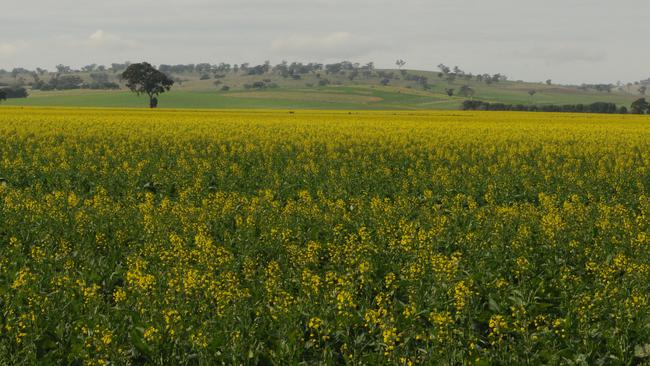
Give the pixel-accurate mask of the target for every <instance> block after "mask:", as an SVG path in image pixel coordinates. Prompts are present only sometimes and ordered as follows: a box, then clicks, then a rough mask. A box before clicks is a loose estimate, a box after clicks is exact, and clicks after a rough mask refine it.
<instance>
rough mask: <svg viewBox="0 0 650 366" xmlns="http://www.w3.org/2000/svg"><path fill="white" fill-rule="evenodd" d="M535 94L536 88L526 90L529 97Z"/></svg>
mask: <svg viewBox="0 0 650 366" xmlns="http://www.w3.org/2000/svg"><path fill="white" fill-rule="evenodd" d="M535 94H537V90H534V89H531V90H529V91H528V95H530V96H531V97H532V96H534V95H535Z"/></svg>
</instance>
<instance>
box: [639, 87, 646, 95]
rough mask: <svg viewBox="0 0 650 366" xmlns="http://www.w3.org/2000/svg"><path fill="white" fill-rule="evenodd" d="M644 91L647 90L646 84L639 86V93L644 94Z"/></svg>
mask: <svg viewBox="0 0 650 366" xmlns="http://www.w3.org/2000/svg"><path fill="white" fill-rule="evenodd" d="M646 91H648V87H647V86H645V85H642V86H640V87H639V93H641V95H645V92H646Z"/></svg>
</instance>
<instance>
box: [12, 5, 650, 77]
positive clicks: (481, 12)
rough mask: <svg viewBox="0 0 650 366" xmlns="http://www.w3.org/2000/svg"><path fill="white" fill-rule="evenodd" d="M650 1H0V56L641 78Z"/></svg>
mask: <svg viewBox="0 0 650 366" xmlns="http://www.w3.org/2000/svg"><path fill="white" fill-rule="evenodd" d="M649 10H650V5H649V4H648V2H647V0H619V1H618V2H616V3H613V2H611V1H609V0H546V1H544V2H540V1H537V0H490V1H486V0H402V1H399V2H395V1H389V0H237V1H235V0H229V1H226V0H183V1H181V0H113V1H110V2H104V1H87V0H58V1H56V2H52V1H51V0H22V1H11V2H9V1H7V4H3V11H2V12H1V13H0V27H2V29H3V31H2V34H3V40H2V41H0V68H11V67H14V66H25V67H35V66H40V67H49V68H52V67H53V65H56V64H57V63H66V64H71V65H74V66H81V65H84V64H88V63H111V62H120V61H124V60H133V61H138V60H149V61H151V62H153V63H187V62H215V63H216V62H221V61H224V62H263V61H264V60H266V59H270V60H271V61H272V62H279V61H281V60H282V59H288V60H292V59H294V58H295V59H297V60H302V61H324V62H326V61H329V60H336V59H344V58H350V59H353V60H352V61H360V62H364V61H365V62H367V61H375V62H376V64H377V65H378V66H379V67H390V66H392V65H393V64H394V61H395V59H397V58H403V59H405V60H406V61H407V62H408V64H407V67H409V68H414V69H435V67H436V65H437V64H439V63H440V62H444V63H447V64H452V65H453V64H457V65H459V66H461V67H463V68H465V69H468V70H469V71H472V72H490V73H493V72H503V73H507V74H508V75H509V76H510V77H511V78H513V79H524V80H545V79H547V78H553V79H554V80H557V81H564V82H575V83H579V82H583V81H584V82H587V81H602V82H609V81H616V80H619V79H621V80H638V79H641V78H645V77H647V76H648V74H649V73H650V72H648V71H647V65H646V62H645V60H647V59H648V58H649V57H650V48H648V47H644V46H643V45H645V44H646V43H647V40H646V38H647V34H648V33H650V23H648V22H647V19H646V18H647V13H648V11H649ZM100 30H101V32H99V31H100ZM98 32H99V33H98ZM91 35H94V36H92V37H91ZM20 42H23V43H20ZM19 44H23V45H25V44H27V45H29V46H28V47H26V46H25V47H20V46H18V45H19ZM71 50H74V52H71ZM585 65H589V67H585Z"/></svg>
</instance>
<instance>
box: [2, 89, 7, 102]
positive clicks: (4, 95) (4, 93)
mask: <svg viewBox="0 0 650 366" xmlns="http://www.w3.org/2000/svg"><path fill="white" fill-rule="evenodd" d="M3 100H7V92H5V91H4V90H0V102H2V101H3Z"/></svg>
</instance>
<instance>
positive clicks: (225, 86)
mask: <svg viewBox="0 0 650 366" xmlns="http://www.w3.org/2000/svg"><path fill="white" fill-rule="evenodd" d="M228 90H230V87H229V86H228V85H224V86H222V87H221V91H228Z"/></svg>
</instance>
